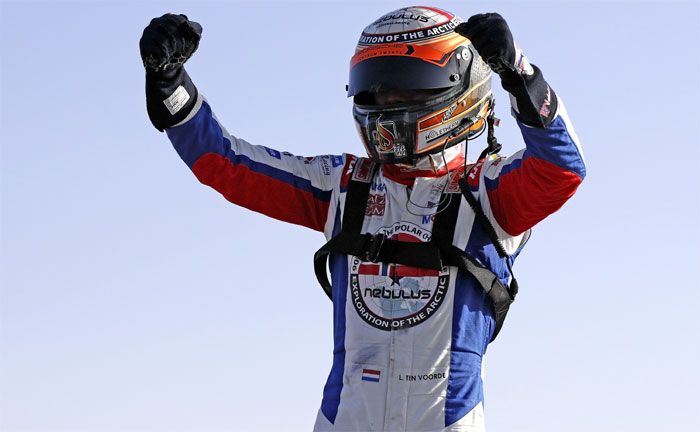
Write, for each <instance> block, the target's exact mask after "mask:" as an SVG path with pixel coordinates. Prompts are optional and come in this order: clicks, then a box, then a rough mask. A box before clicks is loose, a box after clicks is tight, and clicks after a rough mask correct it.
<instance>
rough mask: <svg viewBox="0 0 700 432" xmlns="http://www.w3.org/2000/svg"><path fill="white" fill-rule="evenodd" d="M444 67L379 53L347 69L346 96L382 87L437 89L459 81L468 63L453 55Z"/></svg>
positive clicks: (459, 82) (375, 90)
mask: <svg viewBox="0 0 700 432" xmlns="http://www.w3.org/2000/svg"><path fill="white" fill-rule="evenodd" d="M447 55H450V58H449V60H448V61H447V63H446V64H445V66H444V67H440V66H438V65H436V64H433V63H430V62H427V61H424V60H421V59H417V58H412V57H402V56H382V57H375V58H370V59H367V60H364V61H361V62H359V63H357V64H355V65H354V66H353V67H352V68H351V69H350V83H349V84H348V97H350V96H355V95H357V94H358V93H362V92H371V93H374V92H378V91H382V90H419V89H439V88H446V87H453V86H456V85H460V84H462V83H461V81H462V80H463V79H469V77H468V76H465V71H466V70H467V66H468V64H465V63H466V62H464V61H462V60H461V59H457V56H456V55H454V53H452V54H447Z"/></svg>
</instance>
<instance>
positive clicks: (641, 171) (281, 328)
mask: <svg viewBox="0 0 700 432" xmlns="http://www.w3.org/2000/svg"><path fill="white" fill-rule="evenodd" d="M433 4H434V5H436V6H438V7H443V8H445V9H448V10H451V11H454V12H456V13H458V14H460V15H462V16H464V17H465V18H466V17H468V16H469V15H471V14H474V13H479V12H485V11H498V12H500V13H501V14H503V15H504V16H505V17H506V19H507V20H508V22H509V23H510V25H511V28H512V30H513V33H514V35H515V38H516V40H517V41H518V42H519V44H520V45H521V46H522V47H523V48H524V50H525V52H526V53H527V54H528V56H529V57H530V59H531V60H532V61H533V62H534V63H536V64H538V65H539V66H540V67H541V68H542V69H543V71H544V73H545V76H546V77H547V78H548V80H549V81H550V82H551V84H552V86H553V87H554V88H555V89H556V90H557V92H558V93H559V94H560V95H561V96H562V98H563V99H564V100H565V101H566V103H567V106H568V109H569V114H570V116H571V118H572V120H573V122H574V125H575V127H576V129H577V132H578V134H579V136H580V138H581V140H582V142H583V144H584V147H585V152H586V158H587V162H588V178H587V179H586V181H585V182H584V184H583V186H582V187H581V189H580V190H579V193H578V194H577V195H576V196H575V197H574V198H573V200H572V201H571V202H570V203H568V204H567V205H566V206H565V208H564V209H563V210H562V211H560V212H559V213H557V214H555V215H554V216H552V217H551V218H549V219H548V220H546V221H545V222H544V223H542V224H541V225H540V226H538V227H537V228H536V229H535V232H534V235H533V238H532V240H531V242H530V243H529V247H528V250H527V251H526V253H524V254H523V255H522V256H521V258H520V259H519V262H518V264H517V273H518V276H519V280H520V284H521V287H522V288H521V294H520V296H519V298H518V301H517V303H516V304H515V305H514V307H513V309H512V312H511V314H510V315H509V317H508V322H507V323H506V327H505V329H504V331H503V332H502V334H501V335H500V336H499V339H498V341H497V342H496V343H494V344H493V345H492V346H491V347H490V348H489V352H488V356H487V371H486V410H487V425H488V427H489V431H491V432H496V431H502V432H511V431H527V432H550V431H551V432H555V431H556V432H560V431H567V432H578V431H591V430H595V431H599V432H601V431H603V432H612V431H615V432H627V431H629V432H632V431H634V432H646V431H659V430H663V431H674V432H675V431H691V430H698V429H697V428H698V426H700V419H699V418H698V406H699V405H698V404H699V403H700V398H699V397H698V396H699V390H698V389H700V376H699V368H698V364H700V347H699V338H698V329H699V328H700V325H699V324H700V322H699V321H698V318H697V317H698V308H699V307H700V298H699V294H698V293H699V292H700V283H699V282H698V274H697V270H698V267H699V265H700V226H699V225H700V191H699V189H700V187H699V183H700V181H699V180H698V172H699V170H700V164H699V162H698V161H699V160H700V155H699V150H698V148H699V143H700V130H699V128H700V126H699V123H700V121H699V119H700V109H699V108H698V101H700V78H699V76H700V56H699V55H698V48H697V43H698V41H699V40H700V30H699V28H700V7H699V6H698V3H696V2H686V3H681V2H658V3H648V2H631V1H627V2H606V3H604V2H575V3H571V2H532V3H530V2H507V3H498V2H488V3H485V2H471V1H462V2H444V1H436V2H434V3H433ZM404 5H407V3H405V2H396V1H390V2H380V1H373V2H367V3H359V2H353V3H336V2H323V3H320V2H319V3H300V4H299V3H275V4H264V3H260V2H250V3H239V4H232V3H226V2H216V3H214V2H206V3H205V2H190V3H181V4H177V3H175V2H167V3H166V2H163V3H155V2H148V3H146V2H143V3H139V2H123V3H102V2H100V3H97V2H95V3H91V2H76V3H64V2H44V3H32V2H5V1H3V2H2V3H1V4H0V34H1V41H0V140H1V142H2V152H1V153H0V162H1V168H0V176H1V177H0V179H1V190H0V191H1V202H0V206H1V207H0V228H1V233H0V242H1V252H0V265H1V268H0V283H1V292H0V429H1V430H3V431H70V432H81V431H86V432H93V431H95V432H98V431H99V432H102V431H148V432H155V431H163V432H179V431H192V432H194V431H197V432H209V431H242V430H244V431H257V430H262V429H261V428H260V427H258V426H257V424H258V422H259V421H261V419H265V421H266V422H267V423H268V424H270V423H272V424H277V425H280V428H282V429H284V430H288V431H306V430H310V429H311V427H312V425H313V421H314V418H315V414H316V411H317V409H318V406H319V403H320V397H321V390H322V387H323V383H324V381H325V378H326V375H327V373H328V371H329V369H330V365H331V349H332V338H331V308H330V303H329V302H328V300H327V298H326V297H325V295H324V294H323V292H322V290H321V289H320V288H319V287H318V286H317V284H316V282H315V280H314V276H313V272H312V265H311V256H312V253H313V252H314V251H315V250H316V248H317V247H319V246H320V245H321V244H322V242H323V238H322V236H321V235H319V234H318V233H315V232H311V231H307V230H305V229H303V228H300V227H296V226H292V225H287V224H284V223H281V222H276V221H273V220H269V219H266V218H265V217H263V216H259V215H256V214H253V213H251V212H249V211H247V210H244V209H241V208H237V207H235V206H233V205H230V204H229V203H227V202H226V201H225V200H224V199H223V198H221V197H220V196H218V195H217V194H216V193H215V192H214V191H212V190H209V189H207V188H206V187H204V186H202V185H200V184H199V183H197V181H196V180H195V179H194V177H193V176H192V175H191V173H190V172H189V171H188V170H187V168H186V166H185V165H184V164H183V163H182V162H181V161H180V160H179V158H178V156H177V155H176V154H175V152H174V151H173V150H172V148H171V146H170V144H169V142H168V140H167V138H166V137H165V135H163V134H160V133H158V132H156V131H155V130H154V129H153V128H152V127H151V125H150V124H149V122H148V119H147V116H146V112H145V102H144V95H143V86H144V83H143V70H142V66H141V64H140V59H139V55H138V39H139V37H140V35H141V31H142V29H143V27H144V26H145V25H146V24H147V23H148V21H149V20H150V19H151V18H152V17H154V16H159V15H161V14H162V13H164V12H166V11H173V12H181V13H186V14H187V15H188V16H190V17H191V18H192V19H194V20H196V21H199V22H200V23H201V24H202V25H203V27H204V38H203V40H202V43H201V45H200V49H199V51H198V52H197V54H196V55H195V57H194V58H193V59H192V60H191V62H190V63H188V69H189V71H190V74H191V75H192V77H193V79H194V81H195V83H196V84H197V85H198V87H199V89H200V91H201V92H202V93H203V94H205V95H206V96H207V98H208V99H209V101H210V102H211V104H212V106H213V107H214V109H215V110H216V112H217V114H218V117H219V118H220V119H221V120H222V122H223V123H224V124H225V125H226V126H227V128H228V129H229V130H230V131H231V132H232V133H234V134H236V135H238V136H241V137H244V138H246V139H247V140H249V141H251V142H253V143H257V144H264V145H267V146H270V147H274V148H278V149H282V150H288V151H291V152H293V153H296V154H303V155H313V154H320V153H340V152H343V151H346V152H353V153H356V154H359V153H361V152H362V147H361V145H360V142H359V139H358V138H357V136H356V132H355V129H354V125H353V122H352V118H351V115H350V109H351V102H350V101H349V100H347V99H346V98H345V95H344V85H345V83H346V80H347V67H348V62H349V57H350V55H351V54H352V52H353V49H354V44H355V42H356V40H357V38H358V36H359V34H360V32H361V30H362V28H363V27H364V26H365V25H366V24H368V23H369V22H371V21H372V20H373V19H375V18H377V17H379V16H380V15H381V14H382V13H384V12H387V11H389V10H392V9H395V8H397V7H400V6H404ZM496 88H497V91H496V96H497V98H498V101H499V105H498V107H497V109H498V111H499V112H498V114H499V116H500V117H501V118H502V119H503V122H502V126H501V127H500V129H499V131H498V134H499V138H500V139H501V141H502V142H504V143H505V144H506V145H505V149H504V151H505V152H507V153H511V152H513V151H516V150H517V149H518V148H519V147H521V146H522V142H521V140H520V137H519V134H518V131H517V128H516V127H515V124H514V122H513V120H512V118H510V116H509V115H508V109H507V106H508V103H507V98H506V97H505V95H504V93H503V91H502V90H501V88H500V85H498V84H496Z"/></svg>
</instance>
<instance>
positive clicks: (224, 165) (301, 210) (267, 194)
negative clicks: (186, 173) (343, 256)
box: [192, 153, 329, 231]
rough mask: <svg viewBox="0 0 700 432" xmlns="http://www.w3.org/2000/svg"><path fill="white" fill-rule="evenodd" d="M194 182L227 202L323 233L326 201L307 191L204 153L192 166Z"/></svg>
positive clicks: (219, 156)
mask: <svg viewBox="0 0 700 432" xmlns="http://www.w3.org/2000/svg"><path fill="white" fill-rule="evenodd" d="M192 171H193V172H194V175H195V176H197V179H198V180H199V181H200V182H202V183H203V184H205V185H207V186H211V187H212V188H214V189H216V190H217V191H218V192H219V193H221V194H222V195H223V196H224V197H225V198H226V199H227V200H229V201H231V202H232V203H234V204H237V205H240V206H243V207H245V208H247V209H250V210H253V211H255V212H259V213H263V214H265V215H267V216H270V217H272V218H275V219H278V220H281V221H284V222H289V223H293V224H297V225H302V226H305V227H308V228H311V229H314V230H317V231H323V227H324V225H325V224H326V217H327V215H328V204H329V203H327V202H324V201H321V200H318V199H316V198H315V197H314V196H313V194H312V193H311V192H308V191H304V190H300V189H297V188H295V187H294V186H292V185H290V184H288V183H285V182H282V181H280V180H276V179H274V178H271V177H268V176H266V175H263V174H260V173H257V172H255V171H251V170H250V169H249V168H248V167H247V166H245V165H233V163H231V161H230V160H228V159H227V158H226V157H224V156H222V155H219V154H216V153H206V154H204V155H203V156H201V157H200V158H199V159H197V161H196V162H195V163H194V165H193V166H192Z"/></svg>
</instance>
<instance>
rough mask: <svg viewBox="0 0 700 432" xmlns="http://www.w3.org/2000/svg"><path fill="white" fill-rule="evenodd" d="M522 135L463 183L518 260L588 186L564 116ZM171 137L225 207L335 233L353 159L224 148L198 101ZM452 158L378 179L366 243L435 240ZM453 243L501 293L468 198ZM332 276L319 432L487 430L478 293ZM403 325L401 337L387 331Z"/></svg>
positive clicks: (400, 276) (415, 279)
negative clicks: (511, 150)
mask: <svg viewBox="0 0 700 432" xmlns="http://www.w3.org/2000/svg"><path fill="white" fill-rule="evenodd" d="M519 126H520V128H521V130H522V135H523V138H524V141H525V145H526V148H525V149H523V150H521V151H519V152H517V153H515V154H514V155H512V156H511V157H508V158H502V157H497V156H493V157H488V158H487V159H485V160H481V161H478V163H477V164H476V166H475V167H474V169H473V170H472V171H471V175H470V178H469V184H470V186H471V188H472V191H473V193H474V194H476V196H477V197H478V199H479V201H480V203H481V205H482V207H483V209H484V212H485V214H486V215H487V216H488V218H489V219H490V221H491V222H492V223H493V225H494V226H495V228H496V231H497V232H498V234H499V236H500V238H501V240H502V242H503V244H504V246H505V249H506V251H507V252H508V253H509V254H512V255H513V258H514V256H515V255H517V254H518V253H519V252H520V249H521V248H522V246H523V245H524V243H525V241H526V240H527V238H528V236H529V229H530V228H531V227H532V226H533V225H535V224H536V223H537V222H539V221H540V220H542V219H543V218H545V217H546V216H547V215H549V214H551V213H552V212H554V211H556V210H557V209H558V208H560V207H561V206H562V205H563V204H564V202H565V201H566V200H567V199H568V198H569V197H571V196H572V195H573V193H574V191H575V190H576V188H577V186H578V185H579V183H580V182H581V180H582V179H583V177H584V175H585V168H584V164H583V158H582V153H581V150H580V148H579V145H578V140H577V138H576V135H575V133H574V131H573V129H572V127H571V125H570V123H569V120H568V118H567V115H566V112H565V109H564V106H563V104H562V103H560V104H559V108H558V112H557V115H556V117H555V119H554V121H553V122H552V123H551V124H550V125H549V127H548V128H546V129H541V128H531V127H528V126H525V125H523V124H520V123H519ZM167 134H168V137H169V138H170V140H171V141H172V143H173V145H174V147H175V149H176V150H177V152H178V153H179V155H180V156H181V158H182V159H183V160H184V161H185V163H186V164H187V165H188V166H189V167H190V168H191V169H192V171H193V172H194V174H195V175H196V176H197V178H198V179H199V181H201V182H202V183H204V184H206V185H209V186H211V187H213V188H214V189H216V190H217V191H219V192H220V193H221V194H223V196H224V197H225V198H226V199H228V200H229V201H231V202H233V203H235V204H238V205H241V206H244V207H246V208H248V209H251V210H253V211H256V212H260V213H263V214H266V215H268V216H271V217H273V218H275V219H279V220H282V221H286V222H290V223H294V224H298V225H303V226H306V227H309V228H312V229H314V230H317V231H322V232H323V233H324V234H325V236H326V239H330V238H331V237H332V236H334V235H335V234H337V233H338V232H339V230H340V227H341V226H340V225H341V221H342V216H343V206H344V202H345V191H346V187H347V185H348V180H349V178H350V176H351V174H352V172H353V169H357V168H356V167H355V164H356V161H357V160H358V158H356V157H355V156H352V155H349V154H344V155H342V156H330V155H328V156H317V157H312V158H304V157H298V156H293V155H291V154H288V153H284V152H280V151H277V150H273V149H270V148H266V147H261V146H253V145H251V144H249V143H247V142H246V141H244V140H242V139H240V138H236V137H234V136H232V135H230V134H229V133H228V132H227V131H226V130H225V129H224V128H223V126H221V125H220V124H219V122H218V121H217V119H216V118H215V117H214V116H213V114H212V111H211V108H210V107H209V105H208V104H207V102H206V101H204V100H203V99H202V98H201V96H200V97H199V99H198V100H197V103H196V105H195V107H194V109H193V110H192V111H191V112H190V113H189V115H188V117H187V118H186V119H185V120H184V121H182V122H181V123H180V124H179V125H176V126H175V127H172V128H169V129H167ZM447 153H448V155H447V156H446V159H447V160H449V163H447V164H444V163H443V164H442V165H441V166H439V169H438V170H437V171H432V170H425V171H420V170H418V171H411V172H406V171H402V170H401V169H399V168H398V167H396V166H383V167H382V168H381V169H380V170H377V171H376V174H375V176H374V178H373V180H372V184H371V189H370V195H369V198H368V203H367V209H366V211H365V219H364V225H363V229H362V232H369V233H373V234H374V233H384V234H386V236H387V237H388V238H391V239H395V240H401V241H413V242H418V241H421V242H425V241H428V240H429V239H430V237H431V228H432V222H433V219H434V213H435V208H436V206H435V205H434V204H435V203H437V202H438V201H439V200H440V199H441V193H442V191H443V190H445V189H446V187H447V189H449V188H450V185H446V182H452V183H453V184H455V183H456V179H457V175H459V174H460V173H461V171H460V168H461V167H462V166H463V162H464V161H463V156H462V152H461V148H460V146H456V147H453V148H452V149H448V151H447ZM360 165H362V164H360ZM449 199H462V197H461V196H460V195H459V194H458V193H457V194H454V195H450V196H449ZM319 243H320V242H319ZM453 244H454V245H455V246H457V247H459V248H461V249H462V250H465V251H466V252H467V254H469V255H470V256H471V257H473V258H475V259H476V260H477V261H479V262H480V263H481V264H482V265H484V266H486V267H488V268H489V269H491V271H493V272H494V273H495V274H497V275H498V276H499V277H500V278H501V279H502V280H503V282H507V279H508V271H507V268H506V264H505V262H504V260H503V259H501V258H499V257H498V255H497V253H496V251H495V248H494V247H493V245H492V244H491V242H490V240H489V238H488V236H487V235H486V234H485V232H484V231H483V230H482V228H481V227H480V225H479V224H478V223H475V220H474V213H473V212H472V210H471V209H470V207H469V206H468V204H467V203H466V201H465V200H463V199H462V202H461V207H460V211H459V217H458V219H457V226H456V229H455V234H454V240H453ZM513 258H511V259H513ZM310 267H311V266H310ZM309 270H311V268H309ZM330 273H331V279H332V284H333V316H334V323H333V334H334V349H333V365H332V367H331V371H330V374H329V376H328V380H327V382H326V385H325V388H324V391H323V401H322V403H321V407H320V410H319V412H318V417H317V420H316V425H315V428H314V430H315V431H436V432H437V431H482V430H483V428H484V426H483V390H482V379H481V373H482V358H483V356H484V353H485V351H486V347H487V345H488V343H489V341H490V340H491V336H492V332H493V328H494V319H493V314H492V310H491V306H490V303H489V298H488V296H486V295H485V294H484V292H483V290H482V289H481V288H480V286H479V285H478V283H477V282H476V280H475V279H474V278H473V277H472V276H471V275H470V274H464V273H462V272H461V271H457V269H456V268H455V267H446V268H445V269H443V271H434V270H425V269H419V268H411V267H406V266H400V265H393V264H386V263H371V262H362V261H361V260H359V259H358V258H356V257H353V256H344V255H337V254H336V255H332V256H331V260H330ZM318 292H319V295H322V290H320V289H319V290H318ZM396 322H402V323H403V324H402V326H401V328H400V329H393V328H392V325H393V324H389V323H396Z"/></svg>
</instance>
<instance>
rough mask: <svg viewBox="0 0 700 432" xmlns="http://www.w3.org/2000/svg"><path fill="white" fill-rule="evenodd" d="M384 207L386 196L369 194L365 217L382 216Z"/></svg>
mask: <svg viewBox="0 0 700 432" xmlns="http://www.w3.org/2000/svg"><path fill="white" fill-rule="evenodd" d="M385 207H386V195H375V194H370V195H369V197H368V198H367V208H366V209H365V216H384V208H385Z"/></svg>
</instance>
